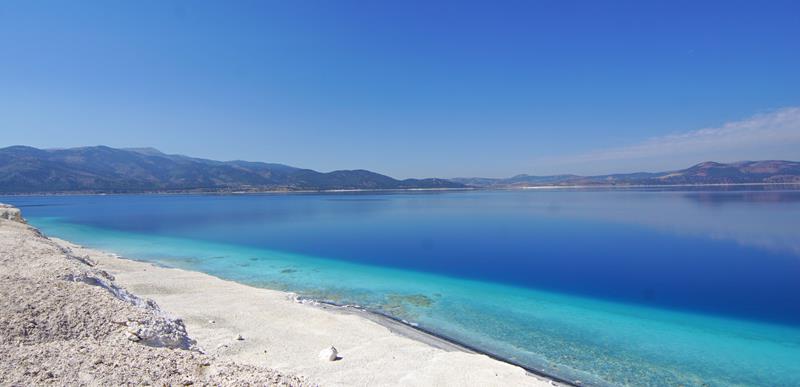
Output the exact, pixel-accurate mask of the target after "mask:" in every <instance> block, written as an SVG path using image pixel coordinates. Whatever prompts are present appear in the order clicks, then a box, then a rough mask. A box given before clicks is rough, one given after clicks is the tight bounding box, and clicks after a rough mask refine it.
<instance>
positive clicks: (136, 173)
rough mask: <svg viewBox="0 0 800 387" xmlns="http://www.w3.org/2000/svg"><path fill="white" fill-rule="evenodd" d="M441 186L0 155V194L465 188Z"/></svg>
mask: <svg viewBox="0 0 800 387" xmlns="http://www.w3.org/2000/svg"><path fill="white" fill-rule="evenodd" d="M464 187H465V186H464V185H463V184H461V183H456V182H451V181H448V180H444V179H406V180H397V179H393V178H391V177H389V176H385V175H381V174H378V173H375V172H370V171H366V170H348V171H333V172H328V173H322V172H317V171H314V170H311V169H303V168H295V167H291V166H288V165H283V164H270V163H259V162H250V161H238V160H237V161H214V160H206V159H200V158H193V157H187V156H182V155H168V154H164V153H162V152H160V151H158V150H156V149H153V148H130V149H115V148H110V147H106V146H93V147H81V148H70V149H37V148H32V147H27V146H11V147H7V148H2V149H0V192H2V193H46V192H59V193H62V192H64V193H65V192H107V193H127V192H186V191H198V192H232V191H251V192H259V191H280V190H288V191H297V190H346V189H366V190H369V189H375V190H379V189H415V188H420V189H422V188H428V189H432V188H464Z"/></svg>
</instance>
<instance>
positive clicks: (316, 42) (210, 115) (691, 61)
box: [0, 0, 800, 178]
mask: <svg viewBox="0 0 800 387" xmlns="http://www.w3.org/2000/svg"><path fill="white" fill-rule="evenodd" d="M798 15H800V2H798V1H785V2H784V1H765V2H759V1H732V0H731V1H718V2H715V1H645V2H642V1H569V0H554V1H545V0H542V1H485V2H480V1H419V2H415V1H345V0H341V1H322V0H320V1H214V2H209V1H169V0H159V1H77V2H67V1H13V0H11V1H3V2H0V146H7V145H29V146H35V147H39V148H64V147H74V146H86V145H99V144H102V145H108V146H112V147H155V148H157V149H160V150H161V151H163V152H166V153H178V154H186V155H190V156H196V157H204V158H212V159H218V160H233V159H244V160H251V161H266V162H279V163H285V164H289V165H294V166H299V167H305V168H312V169H316V170H320V171H331V170H336V169H360V168H363V169H369V170H373V171H376V172H381V173H385V174H388V175H391V176H394V177H398V178H406V177H431V176H436V177H456V176H485V177H505V176H511V175H516V174H520V173H527V174H536V175H546V174H558V173H577V174H603V173H612V172H635V171H662V170H671V169H679V168H683V167H687V166H689V165H692V164H695V163H697V162H701V161H706V160H715V161H722V162H726V161H737V160H746V159H793V160H800V16H798Z"/></svg>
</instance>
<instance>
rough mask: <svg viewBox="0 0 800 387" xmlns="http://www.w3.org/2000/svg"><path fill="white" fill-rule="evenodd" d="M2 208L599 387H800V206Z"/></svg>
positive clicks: (768, 193)
mask: <svg viewBox="0 0 800 387" xmlns="http://www.w3.org/2000/svg"><path fill="white" fill-rule="evenodd" d="M0 201H2V202H8V203H12V204H15V205H17V206H19V207H21V208H22V209H23V213H24V215H25V216H26V217H27V218H29V220H30V221H31V223H32V224H34V225H36V226H38V227H40V228H42V230H43V231H44V232H45V233H47V234H50V235H54V236H60V237H64V238H66V239H71V240H74V241H76V242H78V243H81V244H85V245H89V246H95V247H100V248H103V249H106V250H110V251H114V252H117V253H121V254H124V255H126V256H129V257H132V258H137V259H144V260H150V261H154V262H158V263H161V264H166V265H170V266H176V267H183V268H188V269H193V270H199V271H204V272H208V273H211V274H214V275H218V276H220V277H224V278H228V279H232V280H237V281H240V282H244V283H249V284H253V285H257V286H266V287H272V288H279V289H287V290H292V291H297V292H299V293H301V294H306V295H309V296H312V297H317V298H324V299H329V300H333V301H337V302H348V303H358V304H360V305H365V306H367V307H369V308H371V309H375V310H379V311H382V312H385V313H390V314H393V315H395V316H397V317H400V318H404V319H407V320H410V321H413V322H415V323H419V324H420V325H421V326H423V327H425V328H428V329H431V330H433V331H435V332H438V333H441V334H444V335H447V336H450V337H453V338H456V339H458V340H461V341H464V342H466V343H469V344H472V345H476V346H478V347H480V348H482V349H485V350H488V351H490V352H492V353H495V354H498V355H501V356H504V357H507V358H513V359H514V360H515V361H518V362H521V363H523V364H526V365H528V366H529V367H531V368H536V369H543V370H545V371H546V372H549V373H554V374H557V375H560V376H564V377H568V378H573V379H574V378H581V379H582V380H584V381H589V382H590V383H594V384H599V385H602V384H611V385H614V384H616V385H626V384H627V385H643V384H664V385H674V384H684V385H703V383H706V384H709V385H733V384H741V385H800V302H798V300H797V297H798V296H800V191H792V190H760V189H755V190H753V189H749V190H734V191H709V190H703V191H673V190H594V191H586V190H574V191H569V190H535V191H534V190H531V191H505V192H446V193H385V194H376V193H347V194H267V195H242V196H214V195H207V196H201V195H191V196H189V195H186V196H184V195H141V196H69V197H66V196H58V197H56V196H47V197H46V196H41V197H5V198H0Z"/></svg>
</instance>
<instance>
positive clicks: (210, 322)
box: [208, 320, 217, 324]
mask: <svg viewBox="0 0 800 387" xmlns="http://www.w3.org/2000/svg"><path fill="white" fill-rule="evenodd" d="M208 323H209V324H216V323H217V322H216V321H214V320H208Z"/></svg>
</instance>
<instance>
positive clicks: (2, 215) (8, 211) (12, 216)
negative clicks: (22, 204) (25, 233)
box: [0, 203, 25, 223]
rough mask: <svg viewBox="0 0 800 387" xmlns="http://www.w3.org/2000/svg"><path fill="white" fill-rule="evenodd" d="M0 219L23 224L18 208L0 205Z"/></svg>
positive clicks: (23, 220)
mask: <svg viewBox="0 0 800 387" xmlns="http://www.w3.org/2000/svg"><path fill="white" fill-rule="evenodd" d="M0 219H8V220H11V221H14V222H20V223H25V219H22V213H21V212H20V210H19V209H18V208H15V207H13V206H9V205H8V204H3V203H0Z"/></svg>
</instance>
